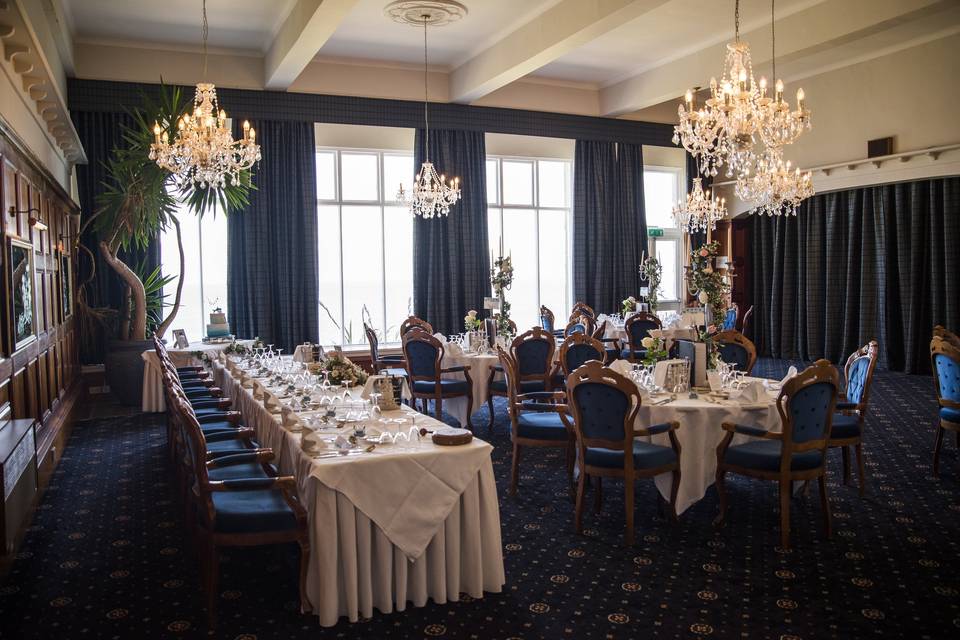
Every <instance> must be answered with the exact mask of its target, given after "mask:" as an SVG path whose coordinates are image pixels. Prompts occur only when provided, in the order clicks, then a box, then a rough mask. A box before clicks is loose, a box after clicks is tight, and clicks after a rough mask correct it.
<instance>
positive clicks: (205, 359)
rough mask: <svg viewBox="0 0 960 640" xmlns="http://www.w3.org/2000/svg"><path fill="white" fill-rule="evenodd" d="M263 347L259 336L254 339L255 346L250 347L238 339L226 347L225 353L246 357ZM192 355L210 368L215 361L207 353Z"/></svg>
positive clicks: (200, 352) (199, 352)
mask: <svg viewBox="0 0 960 640" xmlns="http://www.w3.org/2000/svg"><path fill="white" fill-rule="evenodd" d="M263 346H264V345H263V340H261V339H260V338H259V336H258V337H256V338H254V339H253V344H251V345H250V346H249V347H248V346H247V345H245V344H243V343H241V342H237V340H236V338H234V339H233V341H232V342H231V343H230V344H228V345H227V346H226V347H224V349H223V353H224V354H225V355H228V356H229V355H234V356H246V355H250V354H251V353H253V350H254V349H260V348H262V347H263ZM190 355H192V356H193V357H194V358H196V359H197V360H199V361H200V362H202V363H203V364H205V365H207V366H210V365H211V364H212V363H213V359H212V358H210V354H209V353H207V352H206V351H193V352H191V353H190Z"/></svg>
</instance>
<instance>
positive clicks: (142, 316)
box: [78, 84, 254, 404]
mask: <svg viewBox="0 0 960 640" xmlns="http://www.w3.org/2000/svg"><path fill="white" fill-rule="evenodd" d="M142 100H143V102H142V105H141V106H140V107H137V108H133V109H130V110H129V113H130V115H131V116H132V124H130V125H126V126H124V127H123V132H122V138H123V146H122V147H119V148H116V149H114V150H113V153H112V154H111V156H110V158H109V159H108V160H107V162H106V169H107V179H106V180H105V181H104V183H103V187H104V190H103V192H102V193H101V194H100V195H99V196H97V199H96V203H97V208H96V210H95V211H94V213H93V215H92V216H91V217H90V218H88V219H87V220H86V221H84V227H83V228H84V229H86V228H88V227H89V228H91V229H93V230H94V231H95V232H96V236H97V238H98V239H99V242H98V246H97V247H96V248H95V250H96V251H98V252H99V254H100V256H101V257H102V258H103V260H104V262H106V264H107V265H109V266H110V268H111V269H112V270H113V271H114V272H115V273H116V274H117V276H118V277H119V278H120V279H121V281H122V282H123V284H124V286H125V289H126V295H125V296H124V304H123V305H122V307H121V309H119V310H118V311H117V320H118V322H117V323H116V327H117V332H116V335H115V336H114V339H113V340H111V341H109V342H108V344H107V350H106V354H105V356H104V367H105V370H106V377H107V382H108V384H109V385H110V387H111V389H112V390H113V391H114V393H115V395H116V396H117V398H118V399H119V400H120V401H121V402H124V403H125V404H137V403H139V401H140V397H141V394H142V389H143V360H142V359H141V353H142V352H143V351H144V350H145V349H148V348H150V347H151V345H152V343H151V341H149V340H148V338H151V337H152V336H153V335H156V336H158V337H161V338H162V337H163V335H164V333H165V332H166V331H167V329H169V328H170V325H171V324H172V323H173V321H174V318H176V315H177V311H178V310H179V308H180V295H181V293H182V291H183V277H182V275H181V277H180V278H179V280H178V282H177V288H176V292H175V294H174V297H173V300H172V301H171V302H166V301H165V300H164V296H163V294H162V288H163V286H164V285H166V284H169V283H170V282H171V281H172V278H171V277H164V276H162V275H161V273H160V271H159V268H158V269H155V270H153V271H148V270H146V269H144V268H137V265H129V264H127V263H126V262H125V261H124V257H125V256H128V255H130V254H131V253H132V251H131V250H133V249H141V250H142V249H145V248H146V247H147V246H148V245H149V244H150V242H151V241H152V240H153V239H154V238H155V237H156V236H157V234H159V233H160V232H161V231H164V230H167V229H169V228H171V227H172V228H173V230H174V231H175V235H176V238H177V246H178V249H179V253H180V274H183V272H184V267H185V260H184V254H183V242H182V238H181V234H180V220H179V219H178V217H177V214H178V209H179V210H181V211H182V210H185V211H187V212H189V213H190V214H193V215H197V216H203V215H204V214H205V213H209V212H211V211H213V210H214V209H215V208H216V207H217V206H218V205H219V208H220V209H221V211H222V212H223V213H224V215H226V213H227V212H229V211H231V210H237V209H242V208H243V207H245V206H246V205H247V202H248V196H249V192H250V189H252V188H254V187H253V184H252V180H251V178H252V170H249V169H248V170H244V171H242V172H241V173H240V176H239V179H238V180H231V179H230V178H229V177H228V178H227V180H226V184H225V185H224V186H216V185H205V186H202V187H201V186H198V185H196V184H193V183H186V184H179V183H177V182H176V181H175V180H174V179H173V174H172V173H171V172H170V171H168V170H167V169H165V168H162V167H161V166H159V165H158V164H157V163H156V162H155V161H154V160H152V159H151V158H150V145H151V144H152V143H153V142H154V131H153V127H154V123H160V124H161V125H163V126H164V127H165V128H168V129H172V128H173V127H172V125H173V124H174V123H176V122H179V120H180V118H181V117H182V116H183V115H184V114H187V113H189V111H190V109H191V106H192V104H191V103H190V102H189V101H187V100H185V99H184V97H183V94H182V92H181V90H180V88H178V87H172V86H170V85H164V84H161V85H160V90H159V93H158V98H157V99H156V100H153V99H150V98H149V97H147V96H145V95H144V96H143V97H142ZM181 204H182V205H183V206H182V207H180V205H181ZM81 235H82V234H81ZM78 241H79V240H78ZM81 286H82V285H81ZM78 297H79V296H78ZM165 310H166V311H167V313H166V315H164V311H165Z"/></svg>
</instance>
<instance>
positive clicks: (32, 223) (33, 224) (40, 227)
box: [7, 205, 49, 231]
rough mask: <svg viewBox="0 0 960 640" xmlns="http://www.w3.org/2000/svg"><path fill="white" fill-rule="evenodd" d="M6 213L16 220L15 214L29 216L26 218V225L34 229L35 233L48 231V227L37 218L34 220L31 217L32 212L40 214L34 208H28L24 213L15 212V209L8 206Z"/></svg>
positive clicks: (38, 210)
mask: <svg viewBox="0 0 960 640" xmlns="http://www.w3.org/2000/svg"><path fill="white" fill-rule="evenodd" d="M7 212H8V213H9V214H10V217H11V218H16V217H17V214H20V213H25V214H27V215H28V216H29V217H28V218H27V223H29V225H30V226H31V227H33V228H34V229H36V230H37V231H46V230H47V229H49V227H48V226H47V225H46V223H45V222H42V221H41V220H40V219H39V218H34V217H33V216H31V215H30V214H31V213H33V212H37V213H40V209H37V208H36V207H30V208H29V209H26V210H24V211H17V208H16V207H14V206H13V205H10V208H9V209H7Z"/></svg>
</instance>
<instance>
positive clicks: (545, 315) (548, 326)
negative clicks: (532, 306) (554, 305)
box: [540, 305, 556, 333]
mask: <svg viewBox="0 0 960 640" xmlns="http://www.w3.org/2000/svg"><path fill="white" fill-rule="evenodd" d="M555 326H556V320H555V318H554V316H553V311H550V309H547V308H546V307H545V306H543V305H540V328H542V329H543V330H544V331H549V332H551V333H553V331H554V327H555Z"/></svg>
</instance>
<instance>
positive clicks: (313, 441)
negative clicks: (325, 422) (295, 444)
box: [300, 428, 327, 453]
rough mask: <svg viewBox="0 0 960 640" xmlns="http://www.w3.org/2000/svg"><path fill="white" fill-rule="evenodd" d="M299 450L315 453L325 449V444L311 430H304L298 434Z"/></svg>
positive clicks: (317, 434) (318, 435)
mask: <svg viewBox="0 0 960 640" xmlns="http://www.w3.org/2000/svg"><path fill="white" fill-rule="evenodd" d="M300 448H301V449H303V450H304V451H306V452H307V453H317V452H318V451H323V450H324V449H326V448H327V443H326V442H325V441H324V440H323V439H322V438H321V437H320V434H319V433H317V432H316V431H314V430H313V429H306V428H305V429H304V430H303V432H302V433H301V434H300Z"/></svg>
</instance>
